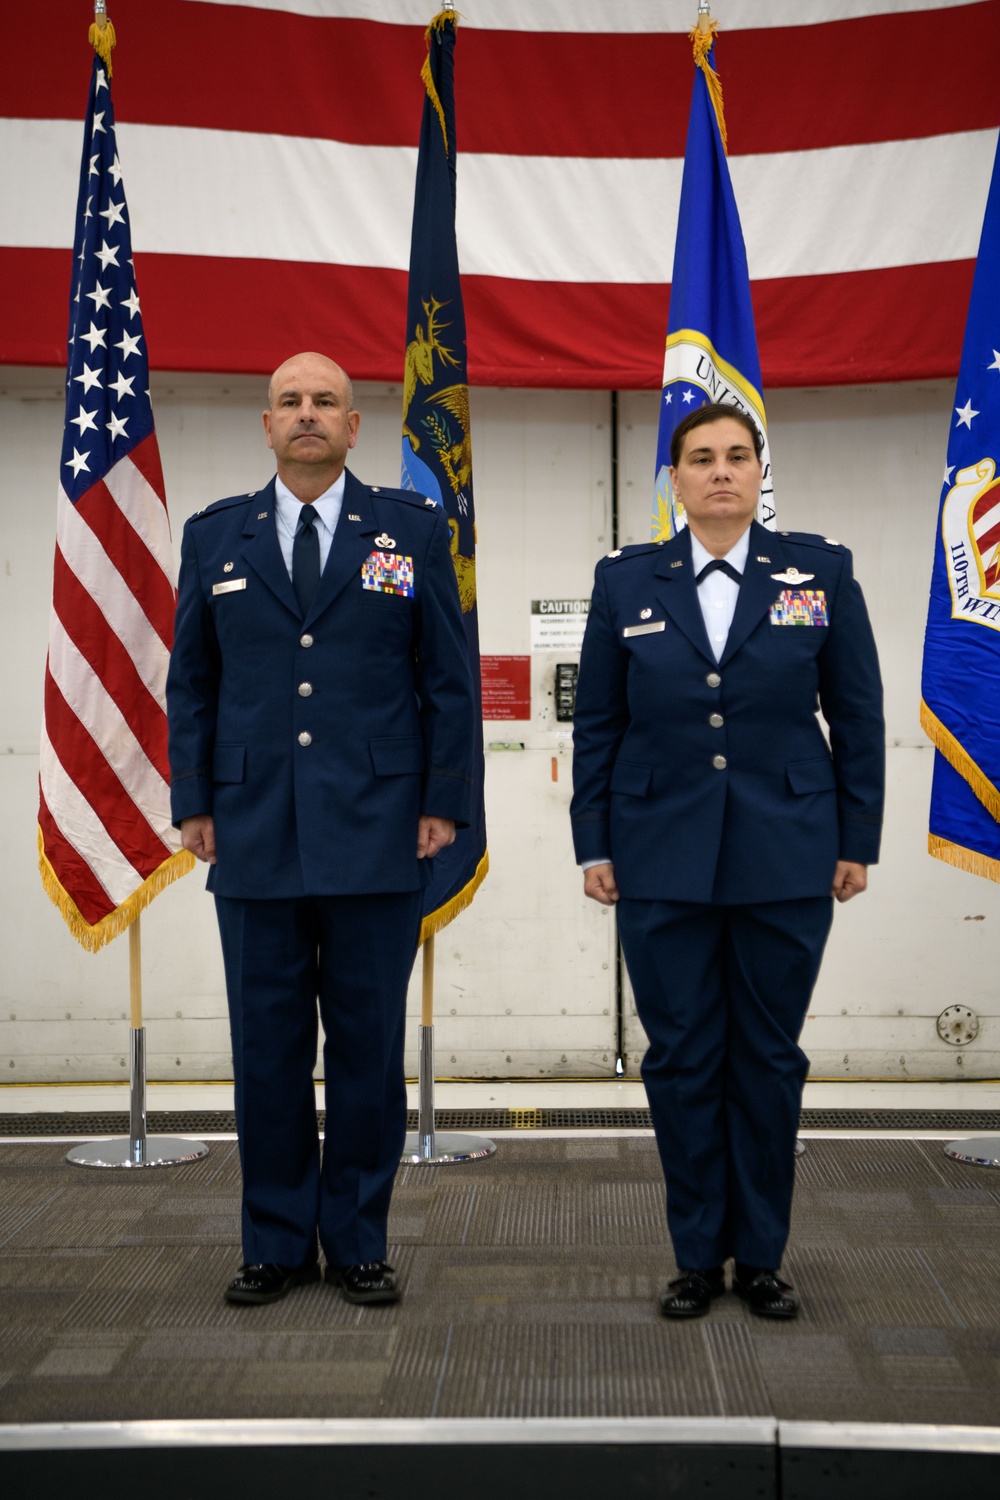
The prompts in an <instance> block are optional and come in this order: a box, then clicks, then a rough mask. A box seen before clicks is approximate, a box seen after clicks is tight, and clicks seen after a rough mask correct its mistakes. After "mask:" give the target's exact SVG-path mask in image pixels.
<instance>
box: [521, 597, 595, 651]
mask: <svg viewBox="0 0 1000 1500" xmlns="http://www.w3.org/2000/svg"><path fill="white" fill-rule="evenodd" d="M589 613H590V600H589V599H532V601H531V649H532V651H579V649H580V647H581V646H582V645H583V632H584V630H585V629H586V625H587V616H588V614H589Z"/></svg>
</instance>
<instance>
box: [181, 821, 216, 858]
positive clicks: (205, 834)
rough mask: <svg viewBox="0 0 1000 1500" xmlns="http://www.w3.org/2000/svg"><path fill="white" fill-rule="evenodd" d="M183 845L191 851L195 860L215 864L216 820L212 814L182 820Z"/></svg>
mask: <svg viewBox="0 0 1000 1500" xmlns="http://www.w3.org/2000/svg"><path fill="white" fill-rule="evenodd" d="M181 843H182V844H183V845H184V848H185V849H189V850H190V851H191V853H192V854H193V855H194V857H195V859H201V860H204V862H205V863H206V864H208V865H214V864H215V819H214V818H213V817H212V814H211V813H197V814H196V815H195V816H194V817H193V818H182V819H181Z"/></svg>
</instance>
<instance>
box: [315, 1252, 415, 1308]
mask: <svg viewBox="0 0 1000 1500" xmlns="http://www.w3.org/2000/svg"><path fill="white" fill-rule="evenodd" d="M326 1279H327V1281H328V1282H329V1283H330V1284H331V1286H338V1287H339V1288H340V1290H341V1292H342V1293H343V1295H344V1299H345V1301H347V1302H398V1301H399V1299H400V1297H401V1296H402V1293H401V1292H400V1290H399V1287H398V1286H397V1285H396V1273H395V1271H394V1270H393V1269H392V1266H387V1265H386V1263H385V1261H384V1260H370V1261H367V1262H366V1263H365V1264H364V1265H363V1266H327V1268H326Z"/></svg>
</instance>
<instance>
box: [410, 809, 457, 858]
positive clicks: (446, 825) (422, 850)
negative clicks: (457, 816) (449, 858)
mask: <svg viewBox="0 0 1000 1500" xmlns="http://www.w3.org/2000/svg"><path fill="white" fill-rule="evenodd" d="M454 842H455V824H454V823H453V821H452V820H451V818H434V817H431V816H430V814H429V813H422V814H421V817H420V821H419V822H418V824H417V858H418V859H433V858H434V856H435V854H437V852H438V850H440V849H445V848H447V846H448V845H449V844H453V843H454Z"/></svg>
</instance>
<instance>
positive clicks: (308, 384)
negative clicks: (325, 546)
mask: <svg viewBox="0 0 1000 1500" xmlns="http://www.w3.org/2000/svg"><path fill="white" fill-rule="evenodd" d="M267 399H268V408H267V410H266V411H265V413H264V432H265V433H266V434H267V445H268V447H269V448H271V449H272V450H273V452H274V457H275V461H276V462H277V466H278V474H279V476H280V478H281V479H282V481H283V482H284V483H285V484H286V485H287V486H288V488H289V489H290V490H291V492H292V494H293V495H295V496H296V497H297V498H298V499H299V500H301V501H302V502H303V503H307V502H310V503H311V502H312V501H313V500H316V499H318V498H319V496H320V495H322V494H323V492H324V490H327V489H329V487H330V485H331V484H333V482H334V481H335V480H336V479H338V478H339V477H340V475H341V474H342V473H343V469H344V464H345V462H346V459H347V454H348V451H349V450H350V449H351V448H353V447H354V444H355V442H356V441H357V436H358V423H359V422H360V421H361V418H360V417H359V415H358V413H357V412H356V411H355V410H354V404H353V403H354V389H353V387H352V385H351V381H350V377H349V376H348V375H347V373H346V371H344V370H342V369H341V368H340V366H339V365H338V364H335V363H334V361H333V360H332V359H328V358H327V356H326V355H325V354H315V353H311V352H310V353H305V354H293V355H292V357H291V359H286V360H285V362H284V364H281V365H279V366H278V368H277V369H276V370H275V372H274V374H273V375H272V376H271V383H270V385H269V386H268V390H267Z"/></svg>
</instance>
